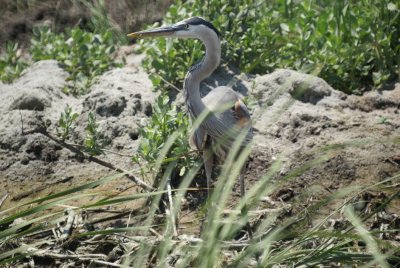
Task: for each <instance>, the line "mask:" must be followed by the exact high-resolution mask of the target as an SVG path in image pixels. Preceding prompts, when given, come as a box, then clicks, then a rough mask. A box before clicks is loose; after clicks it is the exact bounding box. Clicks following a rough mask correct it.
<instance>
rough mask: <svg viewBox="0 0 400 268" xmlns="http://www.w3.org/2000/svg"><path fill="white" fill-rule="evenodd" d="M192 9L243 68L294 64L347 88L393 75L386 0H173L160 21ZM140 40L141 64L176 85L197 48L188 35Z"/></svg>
mask: <svg viewBox="0 0 400 268" xmlns="http://www.w3.org/2000/svg"><path fill="white" fill-rule="evenodd" d="M194 15H197V16H203V17H205V18H206V19H209V20H210V21H211V22H212V23H213V24H214V25H215V26H216V27H217V28H218V29H219V30H220V31H221V33H222V51H223V53H224V55H223V60H225V61H227V62H229V63H232V64H235V65H237V66H239V67H240V68H241V69H242V70H243V71H244V72H249V73H267V72H271V71H273V70H274V69H276V68H292V69H296V70H300V71H302V72H306V73H312V74H314V75H319V76H320V77H322V78H323V79H325V80H326V81H327V82H328V83H329V84H331V85H332V86H333V87H335V88H337V89H340V90H342V91H345V92H353V91H355V90H359V89H363V88H371V87H377V86H380V85H383V84H384V83H386V82H391V81H393V80H395V79H397V78H398V77H399V71H398V70H399V68H400V64H399V62H400V56H399V55H400V42H399V38H400V35H399V31H400V30H399V29H400V18H399V17H400V15H399V7H398V6H396V4H395V3H394V2H391V1H389V0H383V1H377V0H363V1H349V0H341V1H327V0H320V1H297V2H295V1H292V0H275V1H264V0H247V1H240V2H237V1H233V0H229V1H217V0H209V1H207V4H205V3H204V1H199V0H191V1H181V0H176V1H175V4H173V5H172V6H171V7H170V9H169V11H168V13H167V15H166V16H165V17H164V23H165V24H170V23H174V22H177V21H179V20H182V19H185V18H188V17H190V16H194ZM141 42H142V44H143V47H144V50H145V51H146V53H147V55H148V58H147V60H146V61H145V62H144V66H145V67H146V68H147V70H149V71H150V72H151V73H152V77H151V79H152V81H153V83H154V85H155V86H156V87H159V88H161V87H162V86H165V85H164V83H163V80H162V79H161V78H160V77H162V78H164V79H165V80H167V81H169V82H171V83H173V84H175V85H177V86H181V85H182V84H181V83H182V80H183V77H184V73H185V72H186V70H187V69H188V67H189V66H190V65H192V64H193V63H194V62H195V61H196V60H198V59H199V58H200V57H201V56H202V53H203V52H202V51H201V49H200V44H199V43H198V42H197V41H194V40H188V41H183V40H180V41H179V42H176V41H175V42H171V41H169V40H163V39H157V40H143V41H141Z"/></svg>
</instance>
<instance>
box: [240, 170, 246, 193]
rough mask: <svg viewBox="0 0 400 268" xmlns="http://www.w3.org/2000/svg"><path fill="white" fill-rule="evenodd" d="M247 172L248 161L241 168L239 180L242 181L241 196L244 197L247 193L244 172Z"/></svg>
mask: <svg viewBox="0 0 400 268" xmlns="http://www.w3.org/2000/svg"><path fill="white" fill-rule="evenodd" d="M245 173H246V163H245V164H244V165H243V167H242V168H241V169H240V174H239V181H240V196H241V197H243V196H244V195H245V193H246V190H245V185H244V174H245Z"/></svg>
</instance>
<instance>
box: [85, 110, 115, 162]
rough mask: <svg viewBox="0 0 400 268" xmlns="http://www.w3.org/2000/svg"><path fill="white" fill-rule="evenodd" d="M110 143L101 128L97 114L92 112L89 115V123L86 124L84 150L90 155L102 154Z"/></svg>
mask: <svg viewBox="0 0 400 268" xmlns="http://www.w3.org/2000/svg"><path fill="white" fill-rule="evenodd" d="M108 143H109V142H108V140H107V139H106V137H105V136H104V134H103V133H101V131H100V129H99V124H98V123H97V121H96V116H95V115H94V114H93V113H92V112H90V113H89V115H88V124H87V126H86V139H85V148H84V150H85V151H86V152H87V153H89V154H90V155H100V154H102V153H103V149H104V147H105V146H106V145H107V144H108Z"/></svg>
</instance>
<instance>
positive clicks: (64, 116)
mask: <svg viewBox="0 0 400 268" xmlns="http://www.w3.org/2000/svg"><path fill="white" fill-rule="evenodd" d="M77 117H78V114H77V113H74V112H73V111H72V108H71V107H70V106H69V105H67V107H65V109H64V112H62V113H61V115H60V118H59V119H58V128H57V134H58V136H60V137H61V139H62V140H63V141H64V140H66V139H67V138H68V137H69V135H70V133H71V131H72V130H73V125H72V124H73V123H74V121H75V120H76V118H77Z"/></svg>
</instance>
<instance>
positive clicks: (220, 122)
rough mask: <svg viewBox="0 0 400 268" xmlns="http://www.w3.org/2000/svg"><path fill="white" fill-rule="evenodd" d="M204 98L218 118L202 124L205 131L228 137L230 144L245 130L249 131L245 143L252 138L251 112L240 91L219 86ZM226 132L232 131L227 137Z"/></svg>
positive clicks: (214, 136)
mask: <svg viewBox="0 0 400 268" xmlns="http://www.w3.org/2000/svg"><path fill="white" fill-rule="evenodd" d="M202 100H203V103H204V104H205V105H206V107H207V108H208V109H209V110H210V111H211V112H212V113H213V114H214V116H215V120H216V121H214V122H212V123H211V122H207V120H206V122H205V123H204V124H202V129H203V130H204V132H206V133H207V134H209V135H211V136H212V137H213V138H214V139H218V138H221V137H223V138H224V139H228V140H227V145H228V146H229V144H232V143H233V142H234V140H235V139H236V138H237V137H238V135H239V134H240V133H241V132H242V131H243V130H245V131H247V135H246V139H245V143H246V142H249V141H250V140H251V139H252V135H253V134H252V130H251V119H250V113H249V111H248V109H247V107H246V105H245V104H244V103H243V101H242V98H241V96H240V95H239V94H238V93H236V92H235V91H233V90H232V89H231V88H229V87H217V88H215V89H214V90H212V91H211V92H210V93H208V94H207V95H206V96H205V97H204V98H203V99H202ZM226 133H230V135H229V137H226V135H225V134H226ZM223 135H225V136H223Z"/></svg>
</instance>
